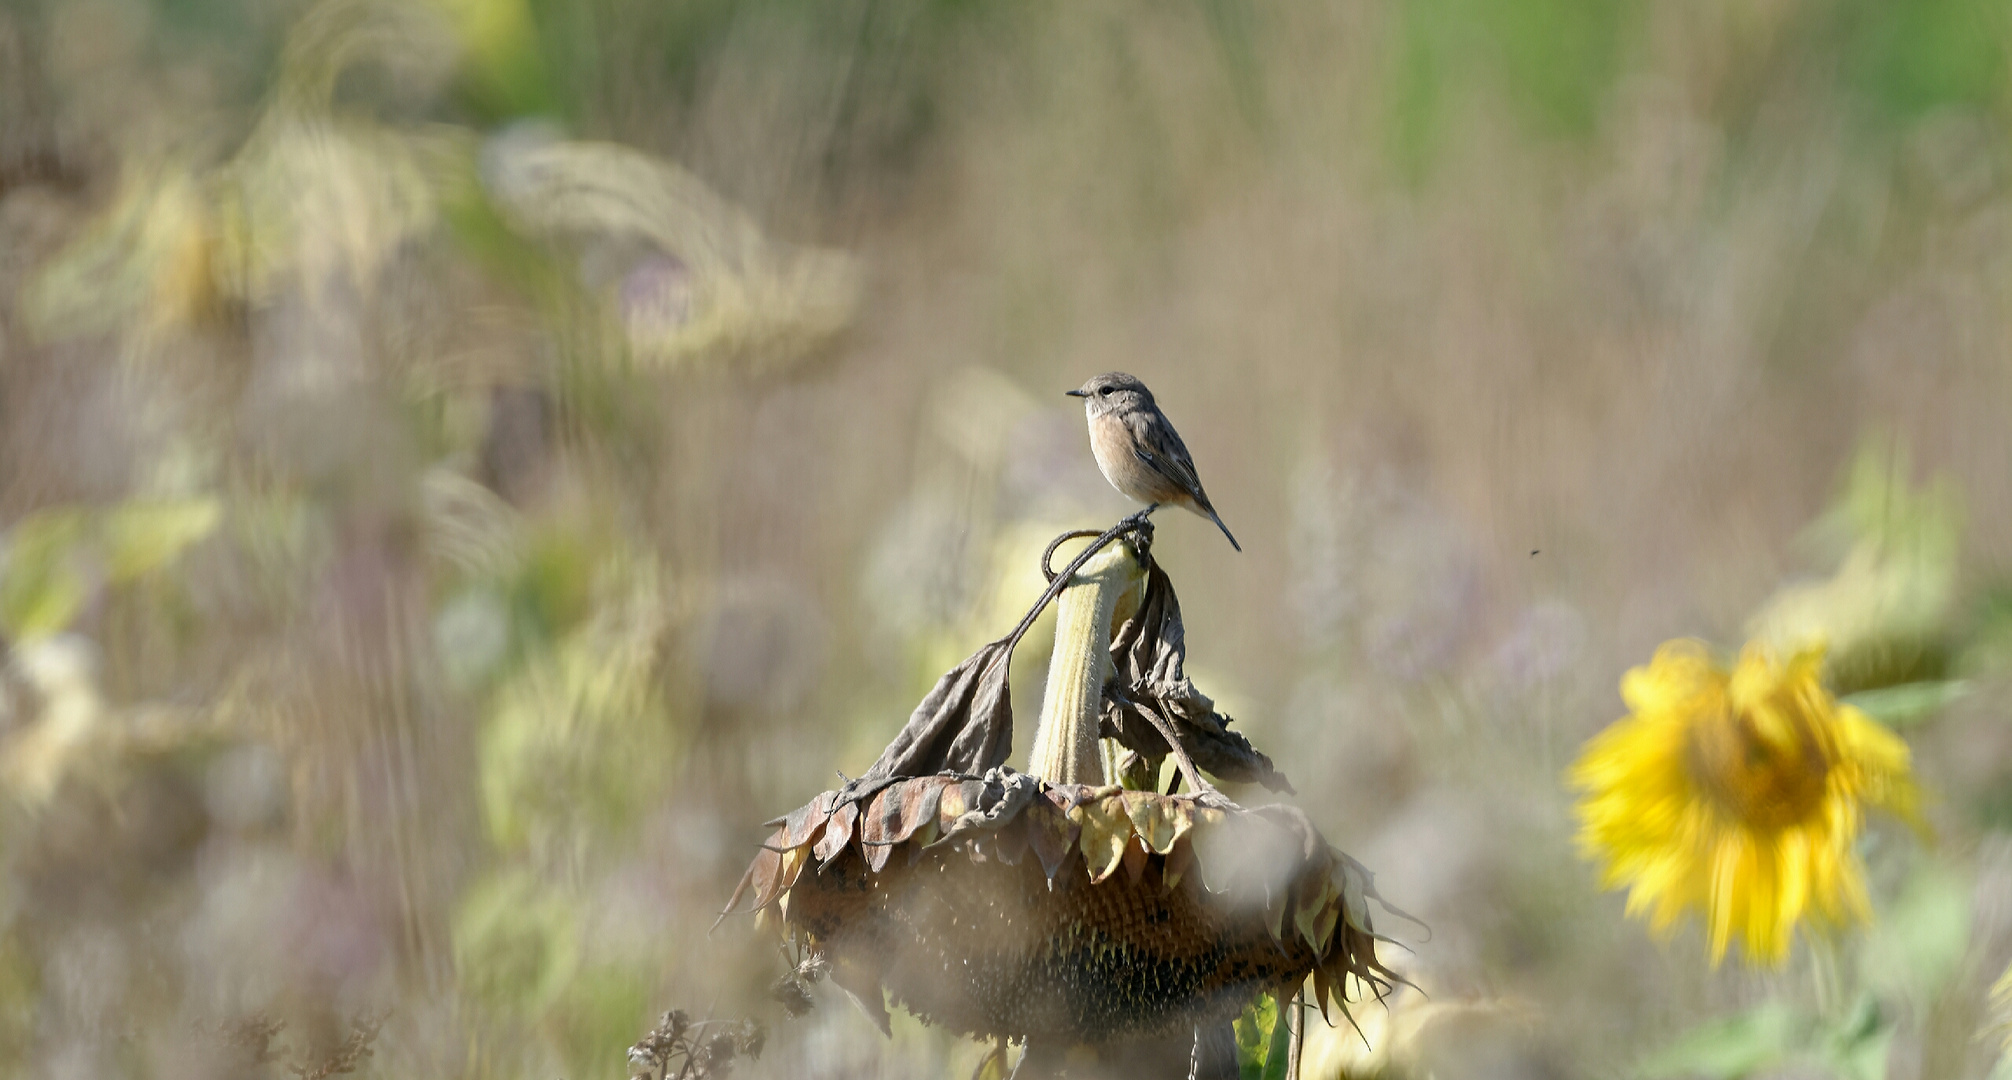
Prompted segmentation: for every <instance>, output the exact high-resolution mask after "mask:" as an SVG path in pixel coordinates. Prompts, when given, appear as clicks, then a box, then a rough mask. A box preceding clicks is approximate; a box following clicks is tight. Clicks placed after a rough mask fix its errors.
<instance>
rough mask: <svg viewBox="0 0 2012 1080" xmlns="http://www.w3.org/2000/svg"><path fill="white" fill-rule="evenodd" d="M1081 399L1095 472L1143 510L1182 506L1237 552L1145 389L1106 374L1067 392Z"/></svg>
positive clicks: (1184, 450)
mask: <svg viewBox="0 0 2012 1080" xmlns="http://www.w3.org/2000/svg"><path fill="white" fill-rule="evenodd" d="M1068 394H1069V396H1070V397H1079V398H1082V399H1083V411H1084V413H1085V415H1086V416H1087V417H1088V418H1089V422H1090V452H1091V453H1092V454H1094V455H1096V458H1097V468H1098V470H1099V471H1101V472H1102V473H1103V474H1104V479H1106V480H1109V481H1110V482H1111V486H1112V487H1114V488H1117V489H1118V491H1119V493H1120V494H1122V495H1124V496H1125V497H1126V498H1128V499H1132V500H1135V501H1137V502H1142V503H1145V504H1147V505H1148V506H1183V507H1186V508H1187V509H1189V510H1191V511H1193V512H1194V513H1196V514H1199V515H1201V516H1202V517H1205V518H1208V519H1209V520H1210V521H1213V522H1215V523H1216V528H1218V529H1221V530H1222V531H1223V535H1224V536H1226V537H1229V541H1230V546H1231V547H1233V548H1235V549H1237V550H1238V551H1242V550H1243V545H1242V544H1239V543H1237V538H1236V537H1235V536H1234V535H1232V534H1231V533H1230V527H1229V526H1227V525H1225V524H1223V519H1222V518H1221V517H1220V516H1218V515H1217V514H1216V508H1215V507H1214V506H1211V505H1209V496H1208V493H1207V492H1206V491H1203V490H1202V480H1201V477H1200V476H1199V475H1197V474H1196V472H1195V461H1194V458H1192V457H1190V456H1189V455H1188V446H1187V444H1186V443H1184V442H1182V441H1181V435H1180V432H1178V431H1175V430H1174V425H1173V424H1172V423H1170V422H1168V420H1167V416H1166V414H1165V413H1163V412H1161V411H1160V406H1159V404H1158V403H1156V402H1155V401H1154V400H1153V392H1152V391H1151V390H1148V389H1146V384H1145V383H1142V382H1140V381H1139V380H1138V379H1136V378H1134V377H1133V376H1130V375H1127V374H1125V373H1124V372H1122V371H1107V372H1105V373H1104V374H1102V375H1099V376H1097V377H1096V378H1093V379H1091V380H1090V381H1089V382H1086V383H1084V384H1083V385H1082V386H1080V387H1078V388H1076V389H1074V390H1071V391H1068Z"/></svg>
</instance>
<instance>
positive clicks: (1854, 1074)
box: [1817, 994, 1894, 1080]
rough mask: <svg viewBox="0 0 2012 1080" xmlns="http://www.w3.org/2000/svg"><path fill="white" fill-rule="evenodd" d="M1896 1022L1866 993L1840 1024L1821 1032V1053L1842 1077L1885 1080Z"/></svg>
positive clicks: (1839, 1021) (1819, 1039)
mask: <svg viewBox="0 0 2012 1080" xmlns="http://www.w3.org/2000/svg"><path fill="white" fill-rule="evenodd" d="M1893 1031H1894V1029H1893V1025H1892V1024H1891V1023H1888V1022H1887V1020H1886V1017H1885V1016H1884V1015H1883V1014H1882V1013H1881V1012H1880V1009H1879V1003H1878V1002H1876V1001H1874V1000H1873V998H1872V996H1871V995H1869V994H1868V995H1865V996H1863V997H1861V998H1859V1000H1858V1001H1857V1002H1856V1003H1855V1004H1854V1005H1853V1006H1852V1010H1851V1012H1849V1013H1847V1014H1845V1015H1844V1016H1843V1017H1841V1018H1840V1019H1839V1020H1838V1021H1837V1022H1836V1023H1834V1024H1832V1025H1829V1026H1827V1027H1825V1028H1823V1029H1821V1030H1820V1031H1819V1033H1818V1039H1817V1043H1818V1055H1817V1056H1819V1057H1820V1058H1822V1060H1823V1061H1824V1063H1825V1064H1827V1065H1828V1066H1829V1067H1830V1069H1831V1070H1832V1071H1833V1072H1835V1073H1836V1074H1837V1076H1839V1077H1840V1078H1841V1080H1884V1078H1885V1076H1886V1059H1887V1052H1888V1051H1889V1050H1890V1049H1891V1047H1892V1045H1893Z"/></svg>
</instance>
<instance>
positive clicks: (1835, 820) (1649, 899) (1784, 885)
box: [1569, 641, 1917, 965]
mask: <svg viewBox="0 0 2012 1080" xmlns="http://www.w3.org/2000/svg"><path fill="white" fill-rule="evenodd" d="M1822 661H1823V650H1822V649H1821V648H1813V649H1807V650H1804V651H1802V652H1799V653H1796V654H1795V655H1793V656H1792V657H1790V658H1789V659H1788V661H1787V662H1786V663H1783V662H1781V661H1780V660H1778V659H1777V658H1776V656H1775V655H1774V654H1773V653H1772V652H1770V651H1769V650H1767V649H1765V648H1762V647H1757V646H1748V648H1747V649H1746V651H1745V652H1743V653H1742V654H1741V656H1740V658H1739V662H1738V664H1736V665H1735V666H1734V667H1733V669H1732V670H1731V671H1727V670H1726V669H1725V668H1724V667H1723V666H1721V665H1719V664H1718V663H1716V662H1714V661H1713V659H1712V657H1711V655H1710V654H1709V653H1708V652H1707V651H1706V649H1705V647H1704V646H1703V645H1702V644H1701V643H1699V642H1695V641H1672V642H1668V643H1666V644H1664V645H1663V647H1662V648H1660V649H1658V650H1657V651H1656V655H1655V658H1654V659H1653V660H1651V661H1650V662H1649V664H1648V666H1647V667H1638V668H1635V669H1633V670H1631V671H1629V672H1628V674H1627V677H1626V678H1624V679H1622V680H1621V697H1622V699H1623V700H1625V701H1626V702H1627V705H1628V708H1629V710H1630V713H1631V715H1629V716H1627V717H1626V718H1624V719H1622V720H1620V721H1619V722H1617V723H1615V724H1614V725H1613V726H1612V727H1609V728H1608V729H1607V730H1606V731H1603V732H1601V733H1600V734H1599V735H1597V736H1595V737H1594V738H1593V739H1592V740H1591V741H1590V742H1588V743H1587V744H1586V748H1585V751H1584V753H1583V754H1581V755H1580V758H1579V760H1578V762H1577V764H1575V765H1574V766H1573V767H1572V770H1571V773H1570V776H1569V782H1570V783H1571V785H1572V786H1573V787H1574V788H1577V789H1579V790H1580V791H1581V792H1582V793H1583V794H1582V796H1581V798H1580V800H1579V805H1578V816H1579V823H1580V830H1579V847H1580V850H1581V852H1582V853H1583V854H1584V855H1585V856H1586V857H1587V858H1589V859H1594V860H1597V861H1600V862H1603V863H1604V864H1605V869H1604V871H1603V874H1602V884H1603V885H1604V886H1605V887H1607V888H1619V887H1622V886H1626V887H1627V888H1628V890H1629V892H1628V914H1630V915H1640V914H1642V913H1644V912H1646V913H1647V914H1648V918H1649V924H1650V927H1651V928H1652V929H1653V930H1654V931H1655V932H1657V933H1658V934H1662V933H1666V932H1667V931H1668V930H1669V929H1670V927H1672V926H1673V925H1674V924H1675V923H1676V922H1677V920H1678V918H1679V917H1680V916H1682V915H1683V914H1684V913H1685V912H1686V911H1688V910H1691V909H1697V910H1699V911H1702V912H1703V913H1704V916H1705V922H1706V926H1707V929H1708V932H1709V934H1710V939H1711V953H1712V963H1713V964H1714V965H1716V964H1718V963H1719V962H1720V961H1722V960H1724V959H1725V954H1726V947H1727V946H1728V945H1729V944H1730V943H1731V941H1732V939H1733V937H1734V936H1735V935H1738V936H1739V937H1741V938H1742V939H1744V949H1745V953H1746V956H1747V957H1748V959H1749V961H1750V962H1759V961H1765V962H1767V963H1769V964H1773V965H1779V964H1781V963H1782V962H1783V961H1784V960H1786V959H1787V958H1788V951H1789V942H1790V940H1791V938H1792V937H1793V934H1794V930H1795V926H1796V923H1797V922H1798V921H1800V920H1802V919H1803V918H1804V917H1805V916H1807V917H1809V919H1810V920H1811V922H1812V923H1813V924H1816V925H1821V926H1832V927H1834V926H1843V925H1848V924H1850V923H1853V922H1859V921H1863V920H1864V919H1865V918H1866V917H1867V916H1868V915H1869V914H1870V905H1869V904H1868V903H1867V901H1866V895H1865V882H1864V872H1863V867H1862V866H1861V865H1860V863H1859V860H1858V856H1857V855H1856V854H1855V853H1854V852H1853V850H1852V845H1853V841H1854V840H1855V839H1856V838H1857V836H1858V831H1859V828H1860V826H1861V823H1862V817H1863V812H1862V807H1864V806H1865V805H1867V804H1870V805H1874V806H1880V807H1883V808H1885V809H1888V810H1890V811H1893V812H1895V813H1897V814H1899V815H1901V816H1902V817H1904V818H1906V819H1907V820H1909V821H1910V822H1912V821H1916V820H1917V819H1916V817H1915V802H1916V791H1915V787H1914V781H1913V778H1912V776H1911V775H1910V773H1909V770H1908V752H1907V744H1906V743H1904V742H1902V741H1901V740H1900V739H1899V737H1897V736H1895V735H1894V734H1893V733H1892V732H1890V731H1888V730H1886V729H1885V728H1883V727H1881V726H1880V725H1879V724H1877V723H1875V722H1874V721H1873V720H1872V719H1871V718H1870V717H1868V716H1866V715H1865V714H1864V713H1862V712H1860V711H1859V710H1857V709H1855V708H1853V707H1851V706H1849V705H1842V704H1839V703H1838V702H1837V701H1836V700H1835V699H1834V698H1832V697H1831V695H1830V693H1829V692H1828V691H1827V690H1825V689H1824V688H1823V685H1822V683H1821V682H1820V681H1819V672H1820V670H1821V667H1822Z"/></svg>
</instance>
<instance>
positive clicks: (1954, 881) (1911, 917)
mask: <svg viewBox="0 0 2012 1080" xmlns="http://www.w3.org/2000/svg"><path fill="white" fill-rule="evenodd" d="M1970 893H1971V889H1970V884H1969V883H1968V882H1966V881H1964V880H1963V879H1962V878H1960V877H1959V876H1957V875H1956V874H1953V873H1951V872H1950V871H1948V870H1946V869H1944V868H1942V867H1939V866H1937V865H1935V864H1933V863H1929V862H1926V861H1923V862H1922V863H1921V864H1919V866H1918V867H1917V868H1916V869H1915V870H1914V872H1913V873H1912V874H1911V875H1909V877H1908V878H1907V881H1906V884H1905V885H1904V886H1903V887H1902V888H1901V891H1900V895H1899V896H1897V897H1895V898H1894V900H1893V903H1892V904H1891V905H1889V906H1888V907H1887V908H1886V910H1884V911H1881V912H1880V913H1879V918H1878V921H1877V922H1875V923H1874V925H1873V927H1872V929H1871V930H1870V932H1869V933H1868V934H1867V937H1866V941H1865V948H1864V951H1863V952H1862V953H1861V954H1860V965H1861V970H1862V971H1863V973H1864V978H1865V984H1866V985H1867V986H1870V987H1872V988H1873V989H1874V990H1875V991H1877V992H1879V993H1881V994H1885V995H1888V996H1892V997H1897V998H1901V999H1903V1000H1909V1001H1913V1002H1917V1003H1920V1004H1923V1005H1924V1006H1925V1005H1926V1004H1927V1003H1929V1002H1931V1001H1932V1000H1933V999H1934V997H1935V995H1936V994H1937V993H1939V992H1940V991H1941V990H1942V988H1943V987H1944V986H1946V985H1947V984H1948V982H1949V980H1950V979H1951V978H1952V977H1953V976H1954V975H1955V974H1956V972H1957V971H1958V970H1959V969H1960V968H1961V967H1962V964H1963V956H1964V952H1965V951H1966V949H1967V948H1968V947H1969V943H1970Z"/></svg>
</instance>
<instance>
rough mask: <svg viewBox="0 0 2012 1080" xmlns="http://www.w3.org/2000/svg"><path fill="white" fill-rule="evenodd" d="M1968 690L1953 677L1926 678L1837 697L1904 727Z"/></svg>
mask: <svg viewBox="0 0 2012 1080" xmlns="http://www.w3.org/2000/svg"><path fill="white" fill-rule="evenodd" d="M1969 690H1970V684H1968V683H1965V682H1962V681H1961V680H1957V679H1944V680H1928V681H1925V682H1911V683H1901V684H1900V685H1898V686H1884V687H1880V688H1879V689H1877V690H1861V691H1859V692H1858V693H1856V694H1849V695H1846V696H1845V697H1842V698H1839V699H1838V700H1839V701H1840V702H1841V703H1843V704H1846V705H1850V706H1852V707H1854V708H1857V709H1859V710H1861V711H1863V712H1864V713H1865V714H1866V715H1867V716H1870V717H1872V718H1873V719H1874V720H1877V721H1879V722H1880V723H1882V724H1885V725H1886V726H1887V727H1890V728H1908V727H1913V726H1914V725H1916V724H1919V723H1921V722H1922V721H1923V720H1927V719H1929V718H1930V717H1932V716H1934V715H1935V714H1936V713H1937V712H1940V711H1941V710H1942V709H1944V708H1946V707H1948V706H1949V705H1950V704H1952V703H1953V702H1955V701H1956V700H1958V699H1959V698H1961V697H1962V696H1963V695H1964V694H1966V693H1968V692H1969Z"/></svg>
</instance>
